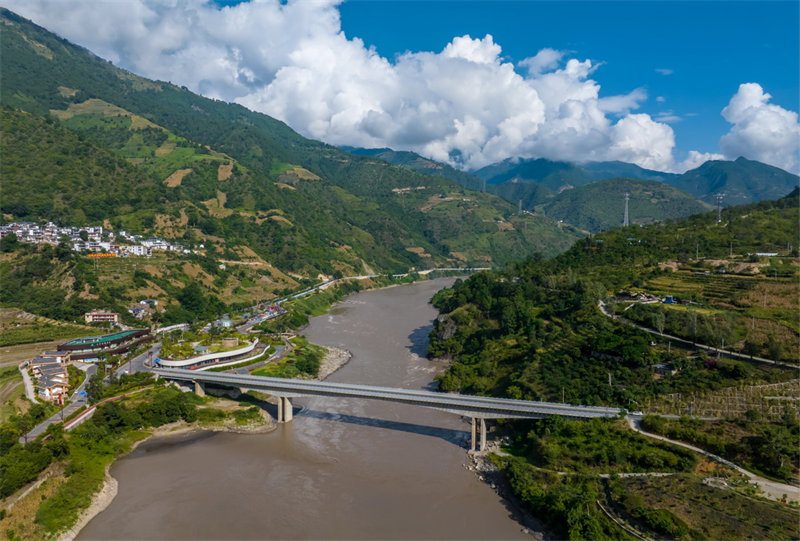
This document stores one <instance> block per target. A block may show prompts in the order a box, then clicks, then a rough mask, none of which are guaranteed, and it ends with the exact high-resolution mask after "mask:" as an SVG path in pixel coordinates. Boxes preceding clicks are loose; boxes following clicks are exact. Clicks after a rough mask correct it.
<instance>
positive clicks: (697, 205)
mask: <svg viewBox="0 0 800 541" xmlns="http://www.w3.org/2000/svg"><path fill="white" fill-rule="evenodd" d="M626 193H627V194H628V195H629V201H628V220H629V223H630V224H631V225H642V224H649V223H653V222H659V221H663V220H669V219H672V218H679V217H681V216H689V215H691V214H697V213H699V212H704V211H707V210H709V206H708V205H706V204H703V203H701V202H700V201H698V200H696V199H695V198H694V197H692V196H690V195H689V194H687V193H685V192H682V191H681V190H679V189H677V188H675V187H673V186H670V185H669V184H664V183H663V182H655V181H652V180H639V179H630V178H615V179H608V180H601V181H599V182H593V183H591V184H587V185H585V186H580V187H578V188H575V189H572V190H565V191H563V192H561V193H560V194H558V195H556V196H555V197H554V198H552V199H551V200H550V201H548V202H547V203H545V204H543V205H541V207H537V210H540V211H541V212H543V213H544V214H546V215H547V216H548V217H550V218H553V219H556V220H563V221H564V222H567V223H570V224H572V225H574V226H576V227H578V228H580V229H584V230H586V231H590V232H592V233H596V232H598V231H602V230H604V229H610V228H612V227H615V226H617V225H621V224H622V222H623V218H624V212H625V210H624V209H625V194H626Z"/></svg>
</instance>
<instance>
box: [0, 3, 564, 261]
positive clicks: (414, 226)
mask: <svg viewBox="0 0 800 541" xmlns="http://www.w3.org/2000/svg"><path fill="white" fill-rule="evenodd" d="M2 24H3V28H4V31H3V33H2V47H3V58H4V61H3V64H2V81H1V82H0V85H1V86H0V91H2V103H3V105H5V106H8V107H12V108H18V109H22V110H25V111H28V112H30V113H34V114H38V115H53V116H55V117H57V118H59V119H61V122H62V124H63V126H65V127H67V128H69V129H70V130H73V131H74V132H76V133H77V134H79V135H80V136H81V137H82V138H83V139H84V140H86V141H90V142H92V143H94V144H95V145H97V146H99V147H101V148H103V149H106V150H109V151H112V152H114V153H115V154H116V155H117V156H120V157H123V158H125V159H127V161H128V163H129V164H131V165H133V166H135V167H137V168H139V169H140V170H141V172H140V173H138V174H139V175H140V176H146V177H148V178H153V177H155V178H156V179H157V180H158V181H159V182H163V183H164V184H165V186H166V187H167V189H166V192H167V193H169V195H168V196H167V198H168V199H170V200H175V201H176V204H175V205H172V206H171V208H170V212H171V217H170V215H167V216H164V217H154V220H153V222H154V224H155V227H158V225H159V224H162V225H163V229H164V231H169V230H173V236H181V235H183V234H185V233H186V231H187V229H191V228H193V227H194V228H196V229H197V230H198V231H197V234H198V235H200V236H202V235H206V237H205V240H213V239H210V238H209V237H215V238H220V239H224V240H225V242H226V243H228V244H233V245H246V246H248V247H250V248H252V249H253V250H255V251H256V252H257V253H258V254H259V255H260V256H262V257H264V258H265V259H267V260H268V261H270V262H271V263H273V264H274V265H276V266H278V267H280V268H282V269H284V270H287V271H293V272H298V273H301V274H303V275H307V276H316V274H317V273H319V272H322V273H326V274H332V273H334V272H335V271H336V270H337V269H339V270H341V271H343V272H347V271H353V272H362V271H363V269H364V263H366V264H367V265H368V266H369V267H371V268H373V269H384V270H407V269H408V268H410V267H417V268H421V267H426V266H431V265H436V264H448V265H452V264H460V263H478V262H481V263H483V264H485V263H496V264H503V263H505V262H507V261H509V260H512V259H515V258H519V257H525V256H526V255H527V254H530V253H532V252H533V251H534V250H541V251H545V252H549V253H556V252H558V251H560V250H563V249H565V248H566V247H567V246H568V245H569V243H570V242H571V241H572V240H574V239H575V238H576V235H575V233H569V232H567V231H566V230H564V229H561V228H558V227H557V226H556V224H554V223H552V222H548V221H546V220H540V219H536V218H532V217H520V218H513V219H512V216H513V214H514V211H515V208H514V207H513V206H512V205H510V204H508V203H506V202H505V201H502V200H501V199H499V198H497V197H494V196H490V195H486V194H478V193H471V192H468V191H465V190H464V189H463V188H462V187H461V186H459V185H457V184H456V183H454V182H452V181H449V180H446V179H443V178H439V177H431V176H424V175H419V174H415V173H412V172H410V171H408V170H406V169H402V168H396V167H392V166H391V165H389V164H387V163H386V162H384V161H381V160H375V159H374V158H370V157H358V156H353V155H350V154H347V153H345V152H343V151H341V150H338V149H336V148H334V147H331V146H328V145H325V144H322V143H319V142H316V141H311V140H308V139H305V138H303V137H301V136H299V135H298V134H296V133H295V132H294V131H292V130H291V129H290V128H289V127H288V126H286V125H285V124H283V123H282V122H279V121H277V120H275V119H272V118H270V117H267V116H265V115H261V114H257V113H253V112H251V111H248V110H247V109H245V108H243V107H240V106H238V105H232V104H227V103H223V102H219V101H215V100H209V99H206V98H202V97H200V96H197V95H195V94H192V93H190V92H188V91H187V90H185V89H182V88H178V87H176V86H174V85H171V84H168V83H162V82H154V81H149V80H147V79H144V78H141V77H138V76H136V75H133V74H131V73H128V72H126V71H124V70H121V69H118V68H116V67H114V66H113V65H111V64H109V63H108V62H105V61H103V60H102V59H99V58H97V57H96V56H94V55H92V54H91V53H89V52H88V51H85V50H83V49H80V48H78V47H75V46H74V45H71V44H70V43H68V42H66V41H65V40H62V39H59V38H57V37H56V36H54V35H52V34H50V33H49V32H47V31H46V30H44V29H42V28H40V27H37V26H35V25H33V24H31V23H30V22H29V21H26V20H24V19H22V18H20V17H18V16H16V15H14V14H13V13H11V12H9V11H7V10H4V11H3V12H2ZM43 150H44V152H43V155H44V156H43V158H45V159H46V158H47V155H48V154H52V153H51V152H49V151H48V150H47V148H46V145H45V146H44V148H43ZM187 170H191V171H187ZM4 173H5V174H11V173H13V171H4ZM179 178H180V180H178V179H179ZM15 182H17V181H15ZM26 182H28V183H29V188H30V190H31V191H34V190H37V189H38V187H37V185H36V182H37V180H36V178H28V179H27V180H26ZM15 185H16V184H15ZM61 187H62V188H66V186H61ZM73 188H75V187H74V186H73ZM170 188H171V189H170ZM159 191H160V192H161V193H163V192H164V188H163V187H159ZM172 192H174V193H172ZM143 207H144V205H139V206H137V205H133V208H127V207H125V206H124V205H122V206H116V207H114V208H113V209H111V210H113V212H112V214H114V215H115V216H116V217H121V216H124V215H125V214H126V213H127V212H136V211H141V210H143ZM192 209H194V210H192ZM83 210H84V213H85V209H83ZM13 211H14V209H13V208H9V207H5V206H4V207H3V212H4V213H6V214H7V215H9V216H10V217H13V218H21V217H22V216H18V215H17V214H16V213H15V212H13ZM182 211H183V214H182ZM184 214H185V217H184ZM87 216H88V215H87ZM26 217H28V218H48V217H49V216H48V215H47V214H46V213H39V214H38V215H37V214H35V213H34V214H31V213H29V214H27V215H26ZM119 219H122V218H119ZM113 223H114V222H113V221H112V224H113ZM74 225H80V224H74ZM143 225H144V226H145V227H147V226H148V225H149V224H148V223H145V224H143ZM476 239H477V240H476Z"/></svg>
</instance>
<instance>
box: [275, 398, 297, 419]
mask: <svg viewBox="0 0 800 541" xmlns="http://www.w3.org/2000/svg"><path fill="white" fill-rule="evenodd" d="M292 417H293V415H292V401H291V400H289V398H287V397H285V396H279V397H278V422H279V423H288V422H289V421H291V420H292Z"/></svg>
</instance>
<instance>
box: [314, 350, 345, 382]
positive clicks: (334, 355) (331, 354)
mask: <svg viewBox="0 0 800 541" xmlns="http://www.w3.org/2000/svg"><path fill="white" fill-rule="evenodd" d="M325 349H326V350H327V353H325V356H324V357H323V358H322V361H320V364H319V372H318V373H317V377H316V378H315V379H317V380H319V381H324V380H325V379H327V377H328V376H330V375H331V374H333V373H334V372H336V371H337V370H339V369H340V368H341V367H343V366H344V365H346V364H347V363H348V362H350V359H351V358H352V357H353V354H352V353H350V352H349V351H347V350H346V349H341V348H335V347H331V346H325Z"/></svg>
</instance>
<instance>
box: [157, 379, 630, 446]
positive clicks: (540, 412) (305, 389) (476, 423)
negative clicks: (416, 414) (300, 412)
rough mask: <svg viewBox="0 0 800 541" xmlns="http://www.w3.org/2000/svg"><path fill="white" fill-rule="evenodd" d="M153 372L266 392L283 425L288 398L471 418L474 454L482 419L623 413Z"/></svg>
mask: <svg viewBox="0 0 800 541" xmlns="http://www.w3.org/2000/svg"><path fill="white" fill-rule="evenodd" d="M152 372H153V373H154V374H156V375H158V376H159V377H162V378H164V379H168V380H173V381H184V382H191V383H193V384H194V388H195V392H197V393H198V394H201V395H202V394H204V393H205V384H207V383H212V384H215V385H220V386H223V387H233V388H238V389H240V390H241V391H242V392H245V391H249V390H254V391H262V392H266V393H269V394H271V395H273V396H275V397H277V398H278V422H282V423H285V422H289V421H291V420H292V403H291V398H294V397H298V396H333V397H342V398H361V399H369V400H384V401H389V402H397V403H401V404H412V405H415V406H422V407H426V408H433V409H437V410H442V411H447V412H450V413H454V414H456V415H462V416H465V417H470V418H471V420H472V439H471V447H472V450H473V451H474V450H475V449H476V447H479V448H480V450H481V451H484V450H485V449H486V419H541V418H544V417H549V416H552V415H558V416H561V417H569V418H573V419H590V418H595V417H616V416H618V415H619V414H620V411H621V410H620V409H619V408H603V407H596V406H574V405H570V404H558V403H553V402H534V401H531V400H512V399H509V398H492V397H486V396H471V395H462V394H448V393H437V392H433V391H422V390H414V389H398V388H395V387H375V386H372V385H356V384H352V383H331V382H327V381H308V380H295V379H284V378H269V377H263V376H250V375H240V374H226V373H221V372H196V371H192V370H183V369H170V368H154V369H152ZM478 428H479V429H480V444H478V441H477V438H476V436H477V435H478V434H477V430H478Z"/></svg>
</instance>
